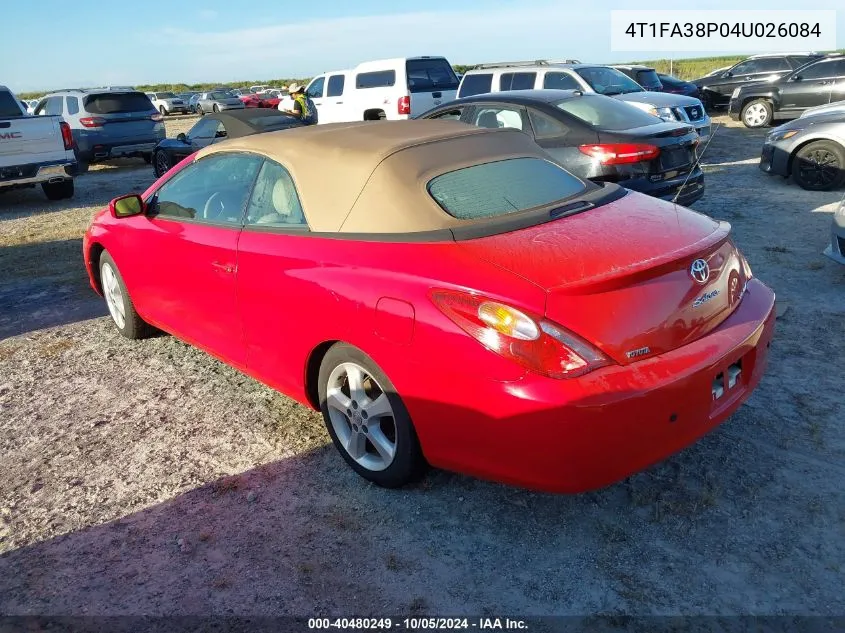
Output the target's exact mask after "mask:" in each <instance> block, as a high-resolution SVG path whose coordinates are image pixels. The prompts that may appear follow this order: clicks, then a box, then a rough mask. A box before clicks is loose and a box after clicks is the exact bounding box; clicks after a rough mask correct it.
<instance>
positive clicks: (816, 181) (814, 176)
mask: <svg viewBox="0 0 845 633" xmlns="http://www.w3.org/2000/svg"><path fill="white" fill-rule="evenodd" d="M798 161H799V165H798V169H799V172H800V175H801V179H802V180H803V181H804V182H806V183H808V184H813V185H820V186H827V185H830V184H831V183H833V182H834V180H835V179H836V178H837V175H838V172H839V170H840V169H841V168H842V165H840V164H839V158H838V157H837V156H836V155H835V154H834V153H833V152H830V151H828V150H826V149H814V150H812V151H810V152H808V153H806V154H804V155H802V156H799V157H798Z"/></svg>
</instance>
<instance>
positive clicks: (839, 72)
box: [833, 57, 845, 79]
mask: <svg viewBox="0 0 845 633" xmlns="http://www.w3.org/2000/svg"><path fill="white" fill-rule="evenodd" d="M833 74H834V75H835V76H836V77H839V78H840V79H841V78H843V77H845V57H843V58H841V59H838V60H836V61H835V62H834V63H833Z"/></svg>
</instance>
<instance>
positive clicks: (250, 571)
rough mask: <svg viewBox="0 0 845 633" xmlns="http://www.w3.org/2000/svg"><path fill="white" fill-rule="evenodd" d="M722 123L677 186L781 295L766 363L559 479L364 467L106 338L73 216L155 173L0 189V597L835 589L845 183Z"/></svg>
mask: <svg viewBox="0 0 845 633" xmlns="http://www.w3.org/2000/svg"><path fill="white" fill-rule="evenodd" d="M719 120H720V121H721V122H722V123H724V124H727V125H725V126H724V127H722V128H720V129H719V130H718V132H717V133H716V135H715V138H714V140H713V142H712V144H711V145H710V147H709V148H708V150H707V153H706V154H705V159H704V162H705V163H706V164H707V168H706V171H707V187H708V190H707V193H706V194H705V197H704V198H703V199H702V200H701V201H700V202H699V203H697V204H696V205H695V208H696V209H697V210H699V211H702V212H704V213H707V214H709V215H712V216H713V217H716V218H719V219H724V220H727V221H729V222H731V223H732V225H733V227H734V235H735V238H736V240H737V242H738V243H739V245H740V246H741V248H742V249H743V250H744V252H745V254H746V255H747V257H748V259H749V260H750V262H751V265H752V268H753V269H754V273H755V274H756V275H757V276H758V277H760V278H761V279H763V280H764V281H766V282H767V283H769V284H770V285H771V286H772V287H773V288H774V289H775V291H776V292H777V293H778V298H779V301H780V309H779V318H778V326H777V327H778V331H777V334H776V338H775V342H774V343H773V345H772V353H771V359H770V367H769V372H768V375H767V376H766V378H765V379H764V380H763V382H762V384H761V386H760V388H759V389H758V390H757V391H756V392H755V394H754V395H753V396H752V397H751V398H750V400H749V401H748V402H747V404H746V405H744V406H743V407H742V408H741V409H740V410H739V411H738V412H737V413H736V414H735V415H734V416H733V418H732V419H730V420H729V421H728V422H727V423H726V424H724V425H723V426H722V427H721V428H720V429H718V430H717V431H715V432H714V433H712V434H710V435H709V436H707V437H706V438H704V439H703V440H702V441H701V442H699V443H698V444H696V445H695V446H693V447H691V448H689V449H687V450H685V451H684V452H682V453H681V454H679V455H677V456H675V457H673V458H671V459H669V460H667V461H666V462H664V463H662V464H660V465H658V466H656V467H654V468H652V469H650V470H649V471H647V472H645V473H641V474H638V475H636V476H633V477H631V478H629V479H628V480H627V481H625V482H622V483H620V484H617V485H614V486H611V487H609V488H606V489H604V490H601V491H599V492H594V493H589V494H584V495H577V496H554V495H544V494H537V493H532V492H526V491H523V490H518V489H513V488H508V487H505V486H500V485H496V484H491V483H486V482H481V481H477V480H474V479H470V478H466V477H462V476H458V475H454V474H450V473H445V472H440V471H433V472H431V473H430V474H429V475H428V476H427V477H426V478H425V479H424V480H423V481H422V482H421V483H420V484H419V485H417V486H415V487H412V488H408V489H403V490H399V491H386V490H382V489H379V488H376V487H373V486H370V485H368V484H366V483H365V482H364V481H363V480H361V479H359V478H358V477H357V476H356V475H355V474H354V473H353V472H352V471H351V470H350V469H348V468H347V467H346V466H345V464H344V463H343V462H342V460H341V458H340V456H339V455H336V454H335V452H334V449H333V448H332V447H331V446H330V445H329V440H328V436H327V434H326V432H325V430H324V428H323V425H322V421H321V420H320V418H319V417H318V416H317V415H316V414H314V413H313V412H311V411H309V410H307V409H305V408H304V407H302V406H300V405H298V404H295V403H293V402H292V401H290V400H288V399H286V398H284V397H283V396H280V395H278V394H276V393H274V392H273V391H271V390H269V389H268V388H266V387H264V386H262V385H260V384H258V383H256V382H255V381H253V380H251V379H249V378H246V377H244V376H243V375H241V374H239V373H238V372H236V371H235V370H233V369H230V368H229V367H227V366H225V365H223V364H221V363H219V362H217V361H216V360H213V359H212V358H210V357H209V356H207V355H205V354H204V353H202V352H199V351H197V350H195V349H192V348H191V347H188V346H187V345H185V344H183V343H181V342H179V341H177V340H175V339H173V338H172V337H168V336H160V337H157V338H154V339H151V340H146V341H141V342H130V341H126V340H124V339H122V338H120V337H119V335H118V334H117V332H116V331H115V329H114V328H113V327H112V326H111V323H110V321H108V320H107V319H106V318H104V317H103V315H104V314H105V310H104V308H103V305H102V303H101V301H100V300H99V299H97V298H96V297H95V296H94V295H93V293H92V292H91V291H90V289H88V287H87V281H86V279H85V275H84V272H83V269H82V265H81V258H80V247H81V242H80V237H81V234H82V231H83V230H84V228H85V226H86V225H87V223H88V221H89V219H90V216H91V214H92V213H93V212H94V211H95V210H96V209H97V208H98V207H100V206H101V205H104V204H105V203H106V202H107V201H108V200H109V199H110V198H112V197H114V196H116V195H118V194H121V193H126V192H129V191H140V190H142V189H143V188H145V187H146V186H147V185H148V184H149V183H150V182H152V170H151V169H150V167H149V166H147V165H144V164H143V163H141V162H140V161H126V162H125V163H124V164H122V165H109V166H106V167H102V168H99V169H94V170H92V171H91V172H89V173H88V174H86V175H84V176H82V177H80V178H79V179H78V180H77V195H76V197H75V198H74V199H73V200H72V201H69V202H63V203H47V202H46V201H45V199H44V198H43V196H42V194H41V191H40V190H29V191H22V192H15V193H11V194H7V195H4V196H3V197H2V198H0V205H2V206H0V270H3V271H5V274H4V275H3V277H2V279H0V339H2V340H0V463H2V466H3V477H2V479H0V613H3V614H89V615H92V614H112V615H114V614H156V615H163V614H238V615H281V614H295V615H315V614H316V615H325V614H335V615H352V614H357V615H368V614H370V615H385V614H393V615H396V614H400V613H404V614H408V613H410V614H425V613H430V614H459V613H465V614H469V613H472V614H485V613H486V614H494V615H502V614H520V615H540V614H552V613H556V614H591V613H629V614H656V615H661V614H682V613H684V614H756V615H765V614H827V615H834V614H842V613H843V612H845V596H843V592H842V587H843V585H845V530H844V529H843V526H845V504H843V492H842V491H843V488H845V430H844V429H843V420H845V412H843V406H842V402H841V399H842V376H843V370H842V367H843V361H842V359H843V358H845V336H844V335H843V334H845V330H844V329H843V323H845V319H843V317H844V316H845V268H843V267H840V266H837V265H836V264H834V263H833V262H830V261H829V260H827V259H825V258H824V257H823V256H822V255H821V250H822V248H823V247H824V245H825V242H826V240H827V239H828V231H829V225H830V218H831V213H832V212H833V210H834V209H835V206H836V204H837V203H838V201H839V199H840V198H841V197H842V192H841V191H840V192H835V193H812V192H806V191H803V190H801V189H800V188H798V187H797V186H795V185H794V184H792V183H791V182H788V181H785V180H783V179H781V178H770V177H767V176H766V175H764V174H763V173H761V172H760V171H759V170H758V169H757V165H756V163H757V157H758V153H759V146H760V143H761V139H762V136H763V134H764V133H763V132H753V131H749V130H745V129H743V128H739V127H737V126H736V125H734V124H731V123H730V122H729V121H725V120H723V119H719ZM192 122H193V118H192V117H186V118H185V119H176V120H173V119H171V120H168V123H167V124H168V128H169V132H170V135H171V136H172V135H175V134H176V133H177V132H178V131H183V130H184V129H187V127H188V126H189V125H190V124H191V123H192ZM141 256H143V255H141Z"/></svg>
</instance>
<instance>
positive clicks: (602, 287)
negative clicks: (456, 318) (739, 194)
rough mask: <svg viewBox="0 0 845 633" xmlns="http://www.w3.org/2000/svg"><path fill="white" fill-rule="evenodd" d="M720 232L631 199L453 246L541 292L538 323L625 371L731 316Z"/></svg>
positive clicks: (729, 263)
mask: <svg viewBox="0 0 845 633" xmlns="http://www.w3.org/2000/svg"><path fill="white" fill-rule="evenodd" d="M729 231H730V225H728V224H727V223H724V222H716V221H714V220H712V219H710V218H708V217H706V216H704V215H701V214H698V213H696V212H694V211H692V210H690V209H686V208H684V207H680V206H677V205H673V204H671V203H668V202H664V201H661V200H656V199H654V198H649V197H647V196H644V195H641V194H637V193H634V192H631V193H629V194H628V195H626V196H625V197H623V198H621V199H619V200H617V201H615V202H611V203H609V204H606V205H603V206H600V207H596V208H593V209H590V210H587V211H585V212H583V213H579V214H577V215H573V216H570V217H567V218H562V219H560V220H555V221H552V222H548V223H546V224H542V225H539V226H535V227H532V228H528V229H523V230H520V231H513V232H511V233H505V234H501V235H496V236H492V237H485V238H481V239H477V240H469V241H465V242H461V244H460V247H462V248H464V249H466V250H467V251H469V252H470V253H471V254H473V255H475V256H476V257H478V258H480V259H483V260H486V261H489V262H491V263H493V264H495V265H496V266H499V267H501V268H504V269H506V270H509V271H511V272H513V273H514V274H516V275H519V276H520V277H523V278H525V279H527V280H529V281H531V282H533V283H535V284H537V285H539V286H540V287H542V288H543V289H545V290H546V292H547V301H546V316H547V318H549V319H551V320H552V321H555V322H557V323H560V324H561V325H564V326H565V327H567V328H569V329H570V330H572V331H573V332H575V333H576V334H578V335H580V336H582V337H583V338H585V339H586V340H588V341H591V342H592V343H593V344H595V345H596V346H597V347H598V348H599V349H601V350H602V351H603V352H604V353H605V354H607V355H608V356H609V357H611V358H613V359H614V360H615V361H617V362H619V363H622V364H627V363H630V362H633V361H634V360H638V359H641V358H645V357H648V356H653V355H656V354H660V353H664V352H667V351H669V350H672V349H675V348H677V347H680V346H681V345H685V344H687V343H690V342H692V341H694V340H696V339H697V338H700V337H701V336H703V335H705V334H707V333H708V332H710V331H712V330H713V329H714V328H715V327H717V326H718V325H719V324H720V323H721V322H722V321H724V319H726V318H727V317H728V315H729V314H730V313H731V312H732V311H733V310H734V308H735V307H736V305H737V304H738V302H739V299H740V298H741V292H742V289H743V287H744V283H745V281H746V280H745V277H744V268H743V265H742V261H741V256H740V254H739V253H738V251H737V250H736V248H735V247H734V245H733V243H732V242H731V241H730V239H729V237H728V236H729ZM526 253H530V257H527V256H526ZM700 261H703V262H705V263H706V269H707V270H708V271H709V274H708V275H707V276H706V277H705V276H704V275H703V274H701V273H700V270H703V269H702V268H699V266H701V264H700ZM694 262H699V264H697V266H696V268H695V269H693V263H694ZM694 275H698V278H697V279H696V278H694Z"/></svg>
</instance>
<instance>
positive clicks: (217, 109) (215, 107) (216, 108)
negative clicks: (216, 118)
mask: <svg viewBox="0 0 845 633" xmlns="http://www.w3.org/2000/svg"><path fill="white" fill-rule="evenodd" d="M213 110H214V111H215V112H220V108H219V107H217V104H216V103H215V104H214V108H213Z"/></svg>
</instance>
